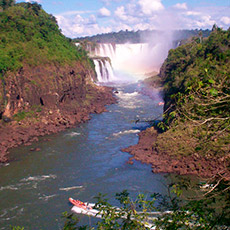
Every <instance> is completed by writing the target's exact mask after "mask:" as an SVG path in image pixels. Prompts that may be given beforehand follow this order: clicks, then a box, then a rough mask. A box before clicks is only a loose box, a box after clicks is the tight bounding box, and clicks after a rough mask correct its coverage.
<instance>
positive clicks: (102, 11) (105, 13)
mask: <svg viewBox="0 0 230 230" xmlns="http://www.w3.org/2000/svg"><path fill="white" fill-rule="evenodd" d="M98 15H99V16H100V17H109V16H110V15H111V12H110V11H109V10H108V9H107V8H105V7H103V8H101V9H100V10H99V13H98Z"/></svg>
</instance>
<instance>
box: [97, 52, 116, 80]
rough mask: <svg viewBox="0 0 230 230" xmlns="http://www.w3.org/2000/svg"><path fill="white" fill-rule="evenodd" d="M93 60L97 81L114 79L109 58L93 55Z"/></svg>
mask: <svg viewBox="0 0 230 230" xmlns="http://www.w3.org/2000/svg"><path fill="white" fill-rule="evenodd" d="M93 62H94V65H95V70H96V73H97V80H98V81H99V82H108V81H112V80H115V77H114V73H113V68H112V65H111V62H110V60H109V58H103V57H101V58H100V57H98V58H96V57H95V58H93Z"/></svg>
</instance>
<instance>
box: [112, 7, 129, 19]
mask: <svg viewBox="0 0 230 230" xmlns="http://www.w3.org/2000/svg"><path fill="white" fill-rule="evenodd" d="M115 15H116V16H117V17H118V18H120V19H122V20H127V16H126V13H125V7H124V6H120V7H117V9H116V11H115Z"/></svg>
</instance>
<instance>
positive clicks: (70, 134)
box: [65, 132, 81, 137]
mask: <svg viewBox="0 0 230 230" xmlns="http://www.w3.org/2000/svg"><path fill="white" fill-rule="evenodd" d="M80 135H81V134H80V133H78V132H71V133H67V134H65V136H70V137H75V136H80Z"/></svg>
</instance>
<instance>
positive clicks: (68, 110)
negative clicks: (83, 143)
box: [0, 62, 115, 162]
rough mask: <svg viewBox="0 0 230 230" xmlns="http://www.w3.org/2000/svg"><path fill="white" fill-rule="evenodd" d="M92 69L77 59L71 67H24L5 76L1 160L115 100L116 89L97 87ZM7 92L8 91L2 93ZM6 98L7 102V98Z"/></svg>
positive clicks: (4, 160)
mask: <svg viewBox="0 0 230 230" xmlns="http://www.w3.org/2000/svg"><path fill="white" fill-rule="evenodd" d="M94 74H95V73H94V71H93V69H92V68H89V67H88V68H86V66H83V65H82V63H80V62H76V63H75V65H71V66H53V65H47V66H38V67H34V68H30V67H29V66H26V65H25V66H24V67H23V68H21V69H20V71H18V72H17V73H8V74H7V77H5V78H4V79H5V82H4V84H2V86H3V85H4V90H3V89H2V92H3V91H4V92H6V93H5V98H4V97H2V103H1V104H2V105H3V104H4V103H5V106H1V111H0V113H1V120H0V132H1V135H0V162H6V161H8V160H9V157H10V156H8V155H7V151H8V149H9V148H13V147H16V146H19V145H22V144H26V145H29V144H30V143H31V142H33V141H36V140H37V137H38V136H44V135H47V134H50V133H55V132H59V131H61V130H63V129H66V128H69V127H72V126H74V125H76V124H77V123H80V122H84V121H86V120H88V119H89V114H90V113H101V112H103V111H105V105H107V104H111V103H114V102H115V99H114V97H113V95H112V90H111V89H109V88H106V87H99V86H96V85H95V84H94V83H93V82H92V80H91V78H94V77H95V76H94ZM2 94H4V93H2ZM4 100H5V101H4Z"/></svg>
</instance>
